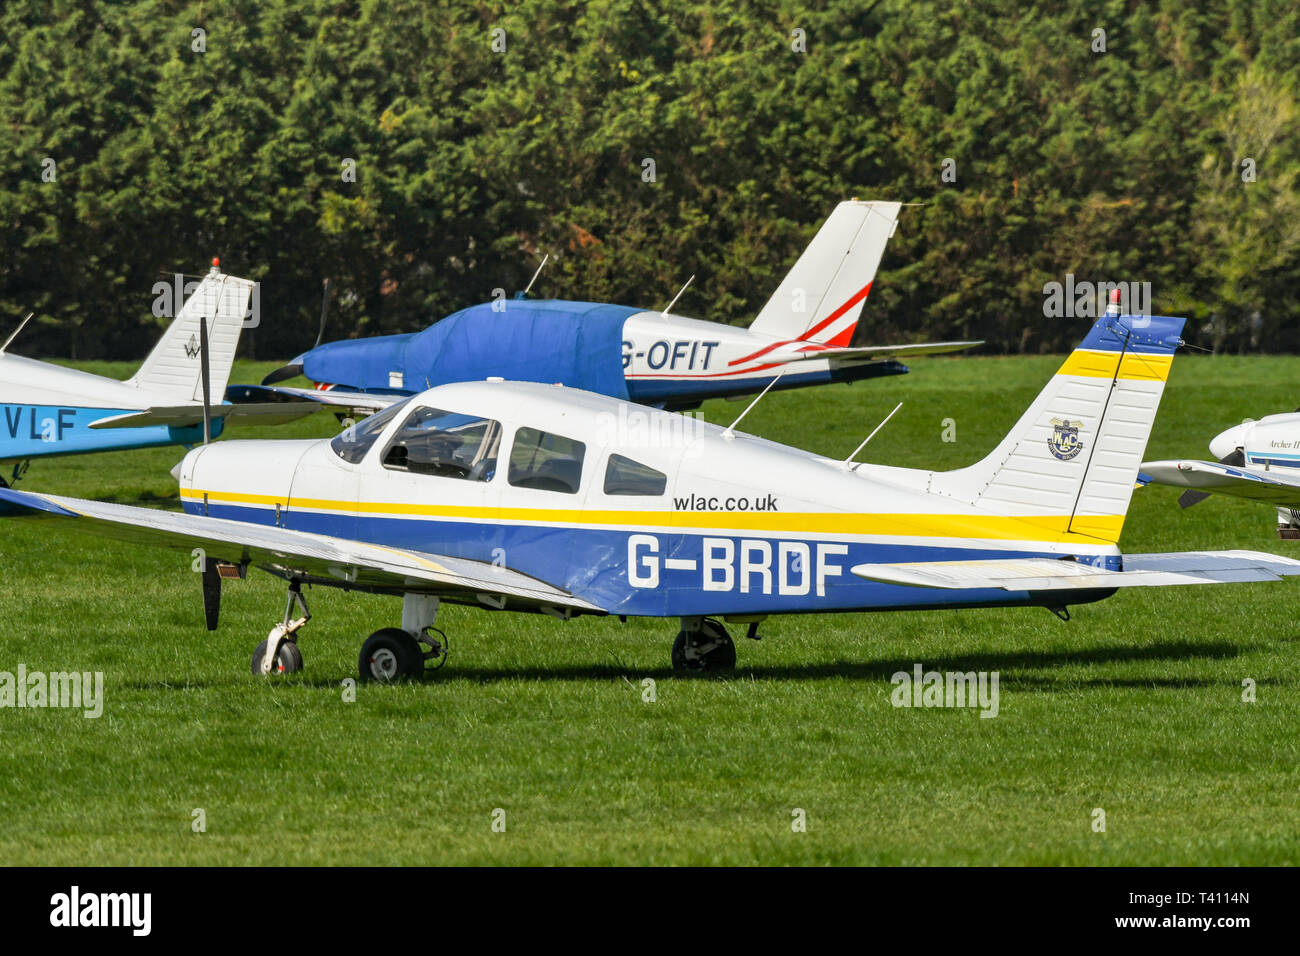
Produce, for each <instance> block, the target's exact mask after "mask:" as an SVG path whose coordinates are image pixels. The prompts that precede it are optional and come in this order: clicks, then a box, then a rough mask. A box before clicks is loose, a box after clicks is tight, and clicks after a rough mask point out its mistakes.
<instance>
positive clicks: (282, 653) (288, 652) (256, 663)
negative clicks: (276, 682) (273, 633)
mask: <svg viewBox="0 0 1300 956" xmlns="http://www.w3.org/2000/svg"><path fill="white" fill-rule="evenodd" d="M265 657H266V641H263V642H262V643H261V644H258V645H257V650H255V651H253V673H254V674H260V673H262V660H263V658H265ZM272 666H273V667H274V668H275V673H277V674H296V673H298V671H300V670H302V651H300V650H299V649H298V645H297V644H295V643H294V642H293V641H281V642H280V650H279V651H278V652H277V653H276V655H275V664H274V665H272Z"/></svg>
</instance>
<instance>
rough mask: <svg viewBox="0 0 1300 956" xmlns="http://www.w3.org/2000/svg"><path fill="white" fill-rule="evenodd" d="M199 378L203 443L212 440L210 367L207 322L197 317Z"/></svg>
mask: <svg viewBox="0 0 1300 956" xmlns="http://www.w3.org/2000/svg"><path fill="white" fill-rule="evenodd" d="M199 379H200V380H201V381H202V383H203V444H205V445H206V444H207V443H208V442H210V441H212V394H211V393H212V368H211V366H210V364H209V362H208V322H207V320H206V319H204V318H202V317H200V318H199Z"/></svg>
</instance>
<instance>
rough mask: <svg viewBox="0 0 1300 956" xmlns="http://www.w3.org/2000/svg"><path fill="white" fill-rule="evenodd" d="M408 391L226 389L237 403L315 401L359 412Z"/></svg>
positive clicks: (379, 408) (392, 402) (392, 401)
mask: <svg viewBox="0 0 1300 956" xmlns="http://www.w3.org/2000/svg"><path fill="white" fill-rule="evenodd" d="M409 397H410V396H409V395H379V394H375V393H373V392H350V391H345V390H344V389H340V388H331V389H317V388H291V387H288V386H280V387H278V388H272V387H269V386H265V385H231V386H230V387H229V388H228V389H226V399H227V400H228V401H231V402H234V403H235V405H246V404H257V403H263V402H265V403H271V402H285V403H298V402H315V403H316V405H317V406H318V407H324V406H330V407H336V408H350V409H352V410H354V411H357V412H364V413H366V414H373V413H374V412H378V411H382V410H383V409H385V408H387V407H388V406H389V405H396V404H397V403H398V402H404V401H406V400H407V399H408V398H409Z"/></svg>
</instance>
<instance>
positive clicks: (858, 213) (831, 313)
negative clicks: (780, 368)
mask: <svg viewBox="0 0 1300 956" xmlns="http://www.w3.org/2000/svg"><path fill="white" fill-rule="evenodd" d="M900 206H901V203H896V202H859V201H858V200H856V199H855V200H850V201H848V202H842V203H840V204H839V205H838V206H836V207H835V209H834V210H833V211H832V212H831V214H830V217H829V218H828V219H827V220H826V222H825V223H823V224H822V227H821V229H819V230H818V231H817V235H815V236H813V240H812V242H811V243H809V245H808V248H807V249H805V250H804V251H803V255H801V256H800V257H799V261H798V262H796V263H795V264H794V268H793V269H791V270H790V272H789V273H788V274H787V275H786V277H785V278H784V279H783V280H782V281H781V285H780V286H778V287H777V290H776V292H774V293H773V294H772V298H770V299H768V300H767V304H766V305H764V306H763V309H762V311H760V312H759V313H758V318H756V319H754V322H753V324H752V325H751V326H750V330H751V331H753V332H757V333H759V334H760V335H770V336H772V337H773V338H779V339H788V340H801V341H805V342H822V343H825V344H828V345H837V346H846V345H848V344H849V341H850V339H852V338H853V330H854V329H855V328H857V325H858V317H859V316H860V315H861V314H862V305H863V302H864V301H865V300H866V298H867V293H868V292H870V291H871V283H872V281H874V279H875V277H876V270H877V269H878V268H879V267H880V259H881V257H882V256H883V255H884V254H885V246H886V244H888V242H889V238H890V236H892V235H893V234H894V228H895V227H896V226H897V224H898V211H899V208H900Z"/></svg>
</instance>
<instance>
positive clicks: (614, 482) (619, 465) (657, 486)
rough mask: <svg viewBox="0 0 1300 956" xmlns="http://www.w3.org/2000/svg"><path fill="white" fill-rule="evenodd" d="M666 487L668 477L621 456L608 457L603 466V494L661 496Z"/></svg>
mask: <svg viewBox="0 0 1300 956" xmlns="http://www.w3.org/2000/svg"><path fill="white" fill-rule="evenodd" d="M667 487H668V476H667V475H665V474H664V473H663V472H662V471H655V469H653V468H651V467H650V466H649V465H643V464H641V462H639V461H633V460H632V459H631V458H624V457H623V456H622V455H610V456H609V464H607V465H606V466H605V494H607V495H642V496H648V495H662V494H663V493H664V489H665V488H667Z"/></svg>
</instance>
